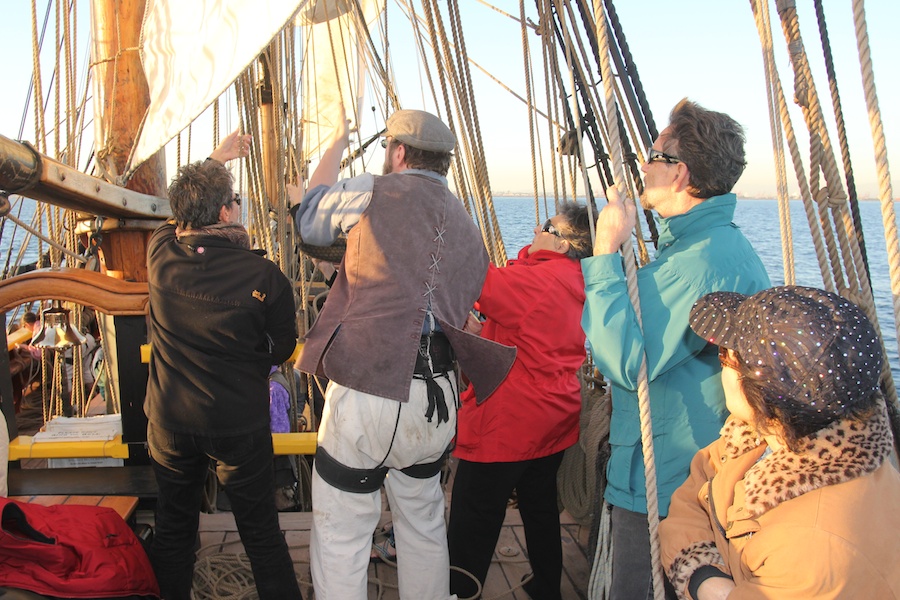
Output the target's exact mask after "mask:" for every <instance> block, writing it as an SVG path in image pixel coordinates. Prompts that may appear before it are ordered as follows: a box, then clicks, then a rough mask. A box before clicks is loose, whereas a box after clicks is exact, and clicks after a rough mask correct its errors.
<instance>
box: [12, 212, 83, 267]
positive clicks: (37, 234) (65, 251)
mask: <svg viewBox="0 0 900 600" xmlns="http://www.w3.org/2000/svg"><path fill="white" fill-rule="evenodd" d="M3 218H4V219H9V220H10V221H12V222H13V223H15V224H16V225H17V226H18V227H21V228H22V229H24V230H25V231H27V232H28V233H30V234H31V235H33V236H35V237H37V238H39V239H41V240H44V241H45V242H47V243H48V244H49V245H51V246H53V248H55V249H56V250H59V251H60V252H61V253H63V254H65V255H66V256H68V257H69V258H71V259H72V260H75V261H78V262H80V263H82V264H86V263H87V258H85V257H84V256H81V255H80V254H76V253H74V252H72V251H71V250H69V249H68V248H66V247H65V246H63V245H62V244H60V243H58V242H55V241H53V240H52V239H50V238H49V237H46V236H44V234H42V233H41V232H40V231H38V230H36V229H33V228H32V227H31V226H29V225H28V224H27V223H25V222H24V221H21V220H19V219H17V218H16V217H14V216H13V215H6V216H5V217H3Z"/></svg>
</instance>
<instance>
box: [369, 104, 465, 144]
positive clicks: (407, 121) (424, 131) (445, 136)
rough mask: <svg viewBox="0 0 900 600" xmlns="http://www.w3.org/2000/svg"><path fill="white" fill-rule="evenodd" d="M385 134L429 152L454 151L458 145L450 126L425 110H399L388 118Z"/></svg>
mask: <svg viewBox="0 0 900 600" xmlns="http://www.w3.org/2000/svg"><path fill="white" fill-rule="evenodd" d="M384 135H385V136H387V137H392V138H394V139H396V140H398V141H401V142H403V143H404V144H408V145H410V146H412V147H413V148H418V149H419V150H427V151H428V152H452V151H453V149H454V148H455V147H456V136H455V135H453V132H452V131H450V128H449V127H447V126H446V125H445V124H444V122H443V121H441V120H440V119H438V118H437V117H436V116H434V115H433V114H431V113H428V112H425V111H424V110H398V111H397V112H395V113H394V114H392V115H391V116H390V117H389V118H388V120H387V131H385V133H384Z"/></svg>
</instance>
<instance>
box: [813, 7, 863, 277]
mask: <svg viewBox="0 0 900 600" xmlns="http://www.w3.org/2000/svg"><path fill="white" fill-rule="evenodd" d="M813 4H815V7H816V19H817V21H818V24H819V38H820V39H821V40H822V54H823V56H824V58H825V72H826V73H827V74H828V89H829V91H830V92H831V104H832V107H833V108H834V117H835V124H836V125H837V132H838V143H839V145H840V148H841V159H842V160H843V164H844V174H845V179H846V183H847V195H848V196H849V199H850V211H851V214H852V215H853V226H854V228H855V231H856V237H857V242H858V243H859V248H860V251H861V252H862V257H863V263H864V264H865V265H866V272H867V273H868V262H869V261H868V257H867V255H866V241H865V236H864V235H863V228H862V220H861V219H860V216H859V198H858V197H857V194H856V183H855V180H854V177H853V164H852V162H851V160H850V144H849V143H848V142H847V127H846V125H845V124H844V111H843V109H842V108H841V96H840V93H839V91H838V84H837V74H836V73H835V71H834V60H833V59H832V55H831V43H830V42H829V39H828V27H827V26H826V24H825V10H824V8H823V6H822V0H814V2H813Z"/></svg>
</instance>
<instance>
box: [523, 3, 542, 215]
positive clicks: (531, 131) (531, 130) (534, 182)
mask: <svg viewBox="0 0 900 600" xmlns="http://www.w3.org/2000/svg"><path fill="white" fill-rule="evenodd" d="M519 14H520V15H521V19H520V21H519V22H520V23H521V32H522V60H523V62H524V63H525V65H524V66H525V96H526V98H528V141H529V144H530V145H531V186H532V190H533V191H534V206H535V209H537V207H538V179H537V160H536V158H535V156H536V154H537V149H536V148H535V141H534V138H535V128H536V127H535V123H534V113H533V112H532V110H531V107H532V106H533V104H534V103H533V101H532V93H531V69H530V64H531V53H530V52H529V48H528V30H527V29H526V27H525V0H519ZM535 213H536V214H535V217H536V218H535V225H537V223H539V222H540V216H539V215H538V214H537V210H535Z"/></svg>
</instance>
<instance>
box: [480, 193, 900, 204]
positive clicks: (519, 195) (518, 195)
mask: <svg viewBox="0 0 900 600" xmlns="http://www.w3.org/2000/svg"><path fill="white" fill-rule="evenodd" d="M492 195H493V197H495V198H523V199H527V200H531V199H534V194H533V193H532V192H492ZM539 197H540V196H539ZM737 197H738V200H775V199H776V198H775V196H769V197H763V196H744V195H742V194H738V195H737ZM583 198H584V196H579V199H583ZM788 199H789V200H800V197H799V196H791V197H790V198H788ZM859 201H860V202H881V199H880V198H871V197H870V198H859ZM894 202H900V198H894Z"/></svg>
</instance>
